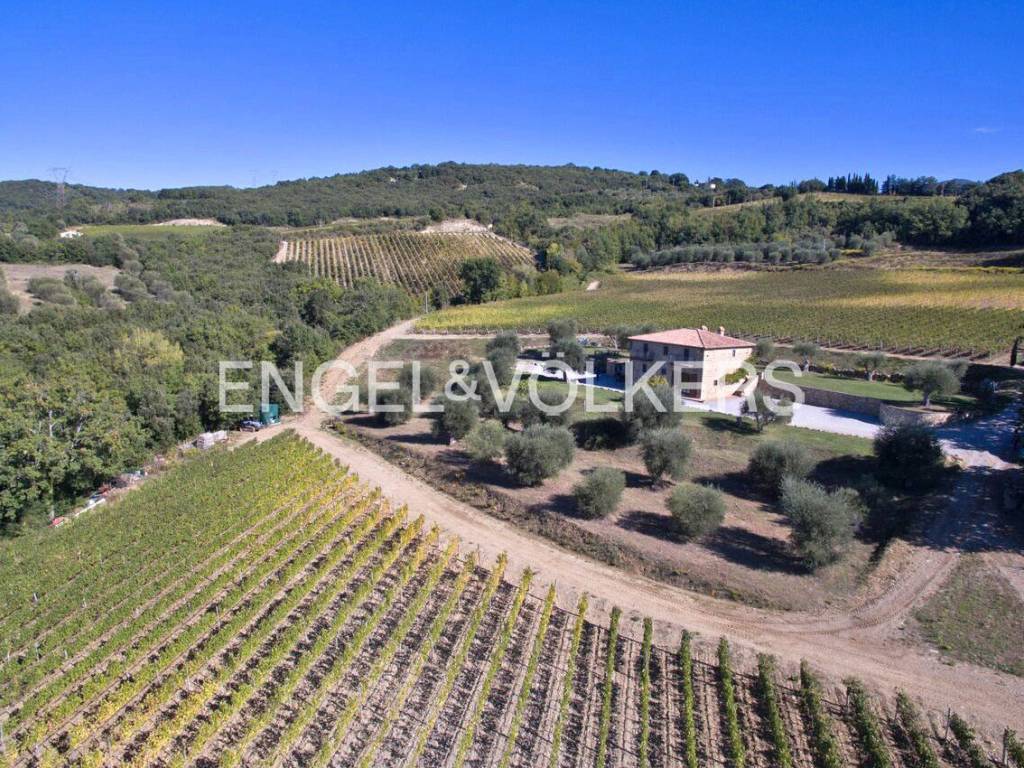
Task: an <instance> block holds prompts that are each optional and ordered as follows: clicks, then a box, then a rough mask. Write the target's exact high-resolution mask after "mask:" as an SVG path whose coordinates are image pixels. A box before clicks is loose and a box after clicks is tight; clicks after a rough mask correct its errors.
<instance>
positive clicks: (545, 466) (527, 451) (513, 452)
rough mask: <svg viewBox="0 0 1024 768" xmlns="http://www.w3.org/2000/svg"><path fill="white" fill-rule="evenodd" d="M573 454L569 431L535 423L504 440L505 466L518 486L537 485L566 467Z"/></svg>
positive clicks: (570, 461) (573, 448) (573, 449)
mask: <svg viewBox="0 0 1024 768" xmlns="http://www.w3.org/2000/svg"><path fill="white" fill-rule="evenodd" d="M574 452H575V445H574V441H573V437H572V433H571V432H570V431H569V430H568V429H566V428H565V427H552V426H548V425H546V424H538V425H535V426H532V427H529V428H527V429H526V430H524V431H523V432H521V433H520V434H518V435H512V436H511V437H509V438H508V440H506V442H505V463H506V465H507V466H508V471H509V474H511V475H512V477H513V478H515V480H516V481H517V482H518V483H520V484H521V485H540V484H541V483H542V482H544V480H546V479H547V478H549V477H553V476H555V475H557V474H558V473H559V472H561V471H562V470H563V469H565V468H566V467H567V466H569V464H570V463H572V457H573V454H574Z"/></svg>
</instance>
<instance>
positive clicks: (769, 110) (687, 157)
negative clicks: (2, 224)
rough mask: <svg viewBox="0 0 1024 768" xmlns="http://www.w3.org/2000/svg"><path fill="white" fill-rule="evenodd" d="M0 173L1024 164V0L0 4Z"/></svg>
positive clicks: (89, 178)
mask: <svg viewBox="0 0 1024 768" xmlns="http://www.w3.org/2000/svg"><path fill="white" fill-rule="evenodd" d="M0 13H2V16H0V17H2V18H3V19H4V31H3V44H2V45H0V178H7V179H10V178H29V177H34V178H48V177H49V169H50V168H51V167H53V166H66V167H70V168H71V172H70V176H69V180H71V181H75V182H80V183H89V184H97V185H104V186H125V187H128V186H131V187H145V188H159V187H164V186H180V185H185V184H224V183H226V184H234V185H238V186H251V185H254V184H266V183H271V182H274V181H277V180H280V179H290V178H299V177H305V176H323V175H329V174H333V173H337V172H344V171H353V170H360V169H365V168H373V167H377V166H381V165H407V164H410V163H415V162H440V161H444V160H457V161H464V162H500V163H514V162H522V163H540V164H560V163H566V162H573V163H577V164H579V165H598V166H603V167H613V168H623V169H627V170H641V169H646V170H650V169H653V168H656V169H658V170H661V171H663V172H670V171H683V172H685V173H687V174H689V175H690V176H691V177H693V178H703V177H706V176H709V175H718V176H724V177H729V176H735V177H739V178H743V179H745V180H747V181H748V182H750V183H756V184H760V183H765V182H785V181H789V180H794V179H800V178H806V177H810V176H821V177H825V176H828V175H829V174H835V173H845V172H848V171H864V170H867V171H869V172H871V173H873V174H876V175H884V174H886V173H890V172H892V173H897V174H900V175H907V176H912V175H920V174H933V175H936V176H939V177H942V178H948V177H967V178H987V177H990V176H992V175H994V174H996V173H999V172H1001V171H1004V170H1010V169H1013V168H1018V167H1021V166H1022V165H1024V159H1022V158H1024V153H1022V152H1021V149H1022V147H1024V55H1022V53H1021V50H1020V47H1019V46H1020V43H1021V40H1022V39H1024V7H1022V6H1021V4H1020V2H1019V1H1018V2H980V1H976V2H962V3H949V2H897V3H894V2H891V1H890V2H873V1H869V2H848V3H839V2H831V3H830V2H817V3H812V2H779V3H766V2H745V1H743V0H739V1H734V0H730V2H721V0H719V1H718V2H708V3H704V2H676V3H625V2H623V3H600V2H581V3H559V2H553V1H551V2H540V3H479V2H477V3H466V4H460V3H443V4H438V3H430V4H426V3H423V4H412V3H392V4H383V3H342V2H334V3H323V4H311V3H298V2H296V3H287V2H280V0H278V1H277V2H272V3H262V2H247V3H244V4H242V3H200V2H191V1H190V0H182V2H178V3H174V4H170V3H159V4H158V3H147V2H135V3H111V2H104V1H103V0H96V2H91V3H88V4H86V3H80V4H79V3H61V2H53V3H24V2H20V0H19V2H12V1H11V0H0Z"/></svg>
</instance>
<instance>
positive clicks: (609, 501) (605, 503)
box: [573, 467, 626, 518]
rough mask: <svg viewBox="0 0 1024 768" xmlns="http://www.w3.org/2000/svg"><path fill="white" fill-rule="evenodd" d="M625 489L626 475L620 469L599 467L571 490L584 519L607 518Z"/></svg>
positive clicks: (616, 505)
mask: <svg viewBox="0 0 1024 768" xmlns="http://www.w3.org/2000/svg"><path fill="white" fill-rule="evenodd" d="M625 487H626V474H625V473H624V472H623V471H622V470H621V469H613V468H612V467H599V468H598V469H595V470H594V471H593V472H591V473H590V474H589V475H587V476H586V477H585V478H583V480H582V481H581V482H580V483H578V484H577V485H576V487H575V488H573V495H574V496H575V497H576V506H577V508H578V509H579V511H580V514H582V515H583V516H585V517H591V518H595V517H607V516H608V515H610V514H611V513H612V512H614V511H615V508H616V507H618V506H619V500H620V499H621V498H622V491H623V489H625Z"/></svg>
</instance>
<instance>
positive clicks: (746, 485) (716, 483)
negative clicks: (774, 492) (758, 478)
mask: <svg viewBox="0 0 1024 768" xmlns="http://www.w3.org/2000/svg"><path fill="white" fill-rule="evenodd" d="M691 480H692V481H693V482H694V483H698V484H700V485H710V486H713V487H715V488H717V489H718V490H720V491H722V493H727V494H729V495H730V496H735V497H736V498H738V499H745V500H746V501H756V502H759V503H761V504H771V503H772V501H774V499H773V498H772V497H771V496H770V495H769V494H767V493H765V492H764V491H763V490H762V489H761V488H759V487H757V486H756V485H754V484H753V483H752V482H750V475H748V474H747V473H746V472H743V471H737V472H722V473H720V474H717V475H708V474H705V475H700V476H698V477H693V478H691Z"/></svg>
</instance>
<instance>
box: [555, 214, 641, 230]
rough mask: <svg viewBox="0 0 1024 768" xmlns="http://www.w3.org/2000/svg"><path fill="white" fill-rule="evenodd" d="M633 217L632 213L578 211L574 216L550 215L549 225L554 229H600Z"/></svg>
mask: <svg viewBox="0 0 1024 768" xmlns="http://www.w3.org/2000/svg"><path fill="white" fill-rule="evenodd" d="M632 218H633V215H632V214H630V213H577V214H574V215H572V216H550V217H549V218H548V226H549V227H551V228H552V229H598V228H600V227H607V226H609V225H611V224H625V223H626V222H627V221H630V220H631V219H632Z"/></svg>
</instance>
